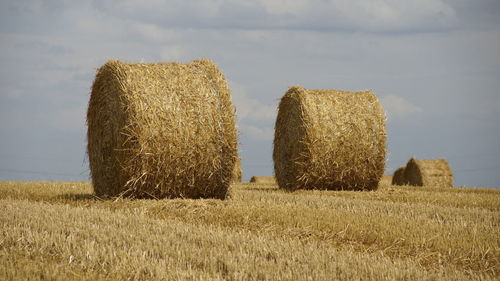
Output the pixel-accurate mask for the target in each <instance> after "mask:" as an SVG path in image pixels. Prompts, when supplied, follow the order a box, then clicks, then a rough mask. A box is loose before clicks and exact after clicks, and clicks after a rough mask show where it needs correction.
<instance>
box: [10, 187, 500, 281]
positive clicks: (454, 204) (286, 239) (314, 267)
mask: <svg viewBox="0 0 500 281" xmlns="http://www.w3.org/2000/svg"><path fill="white" fill-rule="evenodd" d="M499 260H500V191H499V190H494V189H472V188H433V187H423V188H417V187H400V186H398V187H397V186H390V185H386V186H382V187H381V188H379V190H377V191H372V192H354V191H298V192H286V191H282V190H279V189H278V188H277V187H276V186H274V185H258V184H235V185H234V186H233V187H232V197H231V198H230V199H229V200H226V201H221V200H188V199H171V200H129V199H114V200H109V199H108V200H102V199H100V198H97V197H95V196H93V195H92V188H91V185H90V183H71V182H66V183H61V182H59V183H54V182H0V280H147V279H151V280H498V279H499V278H500V266H499Z"/></svg>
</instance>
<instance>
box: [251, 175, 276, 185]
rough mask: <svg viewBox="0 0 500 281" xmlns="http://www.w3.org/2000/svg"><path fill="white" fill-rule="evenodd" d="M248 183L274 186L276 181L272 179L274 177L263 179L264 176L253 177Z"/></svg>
mask: <svg viewBox="0 0 500 281" xmlns="http://www.w3.org/2000/svg"><path fill="white" fill-rule="evenodd" d="M250 182H253V183H265V184H276V180H275V179H274V177H265V176H253V177H251V178H250Z"/></svg>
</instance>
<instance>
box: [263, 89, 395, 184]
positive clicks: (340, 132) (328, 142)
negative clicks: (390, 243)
mask: <svg viewBox="0 0 500 281" xmlns="http://www.w3.org/2000/svg"><path fill="white" fill-rule="evenodd" d="M385 154H386V128H385V114H384V111H383V109H382V106H381V105H380V103H379V102H378V99H377V97H376V95H375V94H373V93H372V92H371V91H364V92H348V91H339V90H306V89H304V88H302V87H291V88H290V89H289V90H288V91H287V92H286V94H285V95H284V96H283V97H282V98H281V101H280V104H279V108H278V117H277V119H276V125H275V135H274V150H273V160H274V171H275V175H276V180H277V182H278V185H279V186H280V188H284V189H288V190H295V189H331V190H342V189H346V190H373V189H376V188H377V187H378V183H379V181H380V178H381V177H382V175H383V173H384V168H385Z"/></svg>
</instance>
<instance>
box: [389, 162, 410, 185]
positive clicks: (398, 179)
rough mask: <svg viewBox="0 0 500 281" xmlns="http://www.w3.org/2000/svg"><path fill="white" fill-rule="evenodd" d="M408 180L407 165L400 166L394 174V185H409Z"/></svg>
mask: <svg viewBox="0 0 500 281" xmlns="http://www.w3.org/2000/svg"><path fill="white" fill-rule="evenodd" d="M407 184H408V182H407V181H406V179H405V167H404V166H403V167H399V168H397V169H396V170H395V171H394V175H393V176H392V185H407Z"/></svg>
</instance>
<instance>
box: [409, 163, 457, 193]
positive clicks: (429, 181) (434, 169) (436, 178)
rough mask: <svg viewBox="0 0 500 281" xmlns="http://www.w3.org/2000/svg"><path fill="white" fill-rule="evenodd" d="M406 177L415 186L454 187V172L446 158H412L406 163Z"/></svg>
mask: <svg viewBox="0 0 500 281" xmlns="http://www.w3.org/2000/svg"><path fill="white" fill-rule="evenodd" d="M405 179H406V181H407V182H408V184H409V185H414V186H437V187H453V172H452V170H451V168H450V165H449V164H448V162H447V161H446V160H445V159H429V160H417V159H415V158H411V159H410V160H409V161H408V163H407V164H406V168H405Z"/></svg>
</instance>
